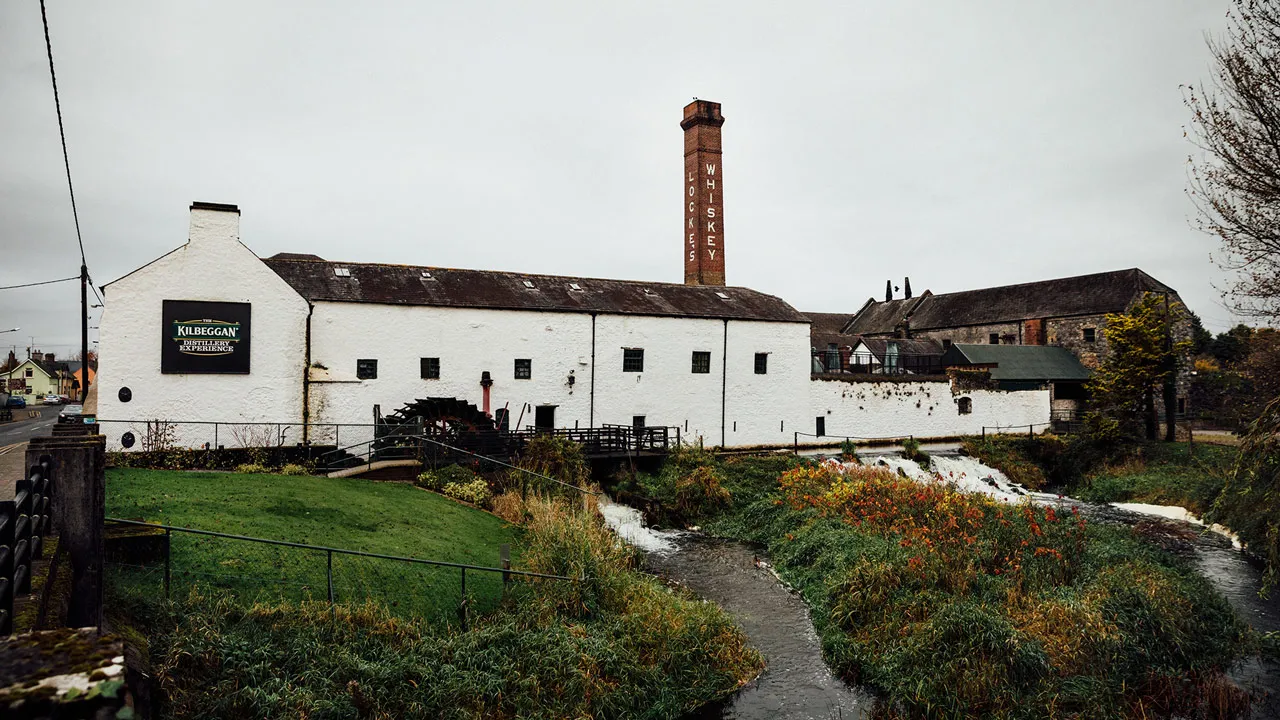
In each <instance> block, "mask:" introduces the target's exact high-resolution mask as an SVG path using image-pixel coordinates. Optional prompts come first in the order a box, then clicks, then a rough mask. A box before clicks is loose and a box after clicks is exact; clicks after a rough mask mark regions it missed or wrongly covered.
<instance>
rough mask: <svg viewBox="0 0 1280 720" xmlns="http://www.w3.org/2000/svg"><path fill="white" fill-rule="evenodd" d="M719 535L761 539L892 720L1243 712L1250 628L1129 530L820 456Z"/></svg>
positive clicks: (722, 522)
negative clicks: (1235, 671)
mask: <svg viewBox="0 0 1280 720" xmlns="http://www.w3.org/2000/svg"><path fill="white" fill-rule="evenodd" d="M776 487H777V489H776V492H775V493H773V494H772V495H769V496H766V497H763V498H761V499H759V500H757V501H756V502H754V503H752V504H750V505H749V506H746V507H743V508H741V509H739V510H737V511H735V512H732V513H730V514H727V515H725V516H722V517H721V518H719V519H717V520H715V521H713V522H712V523H711V525H710V529H711V530H713V531H715V532H718V533H721V534H726V535H730V536H733V537H738V538H740V539H744V540H748V541H752V542H757V543H761V544H763V545H764V546H766V547H767V549H768V552H769V554H770V557H771V559H772V560H773V562H774V565H775V567H777V568H778V570H779V572H780V573H781V575H782V576H783V577H784V578H785V579H786V580H787V581H788V582H791V583H792V584H793V585H795V586H797V587H798V588H799V589H800V591H801V592H802V594H803V595H804V597H805V599H806V601H807V602H808V603H809V604H810V606H811V608H812V610H813V617H814V621H815V626H816V628H817V630H818V632H819V634H820V636H821V637H822V640H823V649H824V653H825V654H826V656H827V659H828V661H829V662H830V663H831V664H832V666H833V667H834V668H835V669H836V670H837V671H838V672H839V673H841V674H842V675H843V676H844V677H846V678H847V679H849V680H851V681H855V682H860V683H864V684H866V685H868V686H870V687H871V688H872V689H873V690H874V691H876V692H877V693H878V694H879V695H880V696H881V697H882V698H883V705H884V707H883V708H882V711H883V712H884V714H885V715H887V716H890V717H995V718H1021V717H1027V718H1030V717H1117V718H1119V717H1148V716H1169V715H1170V714H1173V713H1184V714H1188V716H1191V715H1194V713H1195V712H1205V713H1209V715H1210V716H1212V717H1237V716H1239V712H1240V709H1241V708H1242V707H1247V702H1246V701H1245V700H1242V691H1239V690H1238V689H1235V688H1234V686H1232V685H1231V684H1230V683H1229V681H1226V680H1225V679H1224V676H1223V669H1224V668H1226V667H1228V666H1229V665H1230V664H1231V663H1232V662H1233V661H1234V659H1235V658H1236V657H1237V656H1238V655H1239V654H1240V653H1241V651H1242V650H1243V649H1244V648H1245V647H1246V645H1247V644H1248V642H1249V639H1248V631H1247V629H1246V628H1245V626H1244V625H1243V624H1241V623H1240V622H1239V620H1237V619H1236V617H1235V616H1234V615H1233V613H1232V612H1231V609H1230V607H1229V606H1228V605H1227V603H1226V601H1225V600H1223V599H1222V598H1221V596H1219V595H1218V594H1217V593H1215V592H1214V591H1213V589H1212V587H1211V586H1210V585H1209V583H1208V582H1207V581H1206V580H1204V579H1203V578H1201V577H1200V576H1199V575H1198V574H1197V573H1196V572H1195V571H1194V570H1193V569H1192V568H1190V567H1189V566H1187V565H1185V564H1184V563H1183V562H1182V561H1180V560H1179V559H1177V558H1175V557H1173V556H1170V555H1168V554H1165V553H1163V552H1161V551H1159V550H1158V549H1156V548H1154V547H1153V546H1150V545H1147V544H1145V543H1143V542H1141V541H1140V540H1139V539H1137V538H1136V537H1135V536H1134V535H1133V533H1131V532H1130V531H1128V530H1127V529H1124V528H1117V527H1094V526H1092V525H1090V524H1088V523H1085V522H1084V520H1083V519H1081V518H1080V517H1079V516H1077V515H1074V514H1070V515H1064V514H1059V513H1056V512H1055V511H1054V510H1052V509H1050V508H1045V507H1037V506H1033V505H1030V504H1026V505H1019V506H1009V505H1004V504H1000V503H997V502H995V501H992V500H990V499H987V498H985V497H984V496H980V495H971V494H964V493H959V492H957V491H955V490H953V489H951V488H950V487H948V486H946V485H945V484H943V483H938V484H936V485H931V484H920V483H916V482H913V481H910V480H906V479H904V478H901V477H899V476H896V475H894V474H892V473H889V472H887V471H885V470H883V469H879V468H873V467H853V468H850V469H836V468H834V467H831V466H828V465H823V466H806V467H800V468H797V469H793V470H791V471H788V472H786V473H784V474H782V476H781V478H780V480H779V483H778V485H777V486H776Z"/></svg>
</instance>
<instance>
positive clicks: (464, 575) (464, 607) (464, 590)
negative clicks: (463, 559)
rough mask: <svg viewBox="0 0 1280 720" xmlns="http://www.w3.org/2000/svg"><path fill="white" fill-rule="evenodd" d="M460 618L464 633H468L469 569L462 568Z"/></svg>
mask: <svg viewBox="0 0 1280 720" xmlns="http://www.w3.org/2000/svg"><path fill="white" fill-rule="evenodd" d="M458 618H459V619H461V620H462V632H466V631H467V569H466V568H462V602H460V603H458Z"/></svg>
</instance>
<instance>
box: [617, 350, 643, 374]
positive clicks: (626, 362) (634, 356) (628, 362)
mask: <svg viewBox="0 0 1280 720" xmlns="http://www.w3.org/2000/svg"><path fill="white" fill-rule="evenodd" d="M622 372H644V348H622Z"/></svg>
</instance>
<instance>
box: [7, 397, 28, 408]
mask: <svg viewBox="0 0 1280 720" xmlns="http://www.w3.org/2000/svg"><path fill="white" fill-rule="evenodd" d="M26 406H27V400H26V398H24V397H22V396H21V395H10V396H9V407H11V408H24V407H26Z"/></svg>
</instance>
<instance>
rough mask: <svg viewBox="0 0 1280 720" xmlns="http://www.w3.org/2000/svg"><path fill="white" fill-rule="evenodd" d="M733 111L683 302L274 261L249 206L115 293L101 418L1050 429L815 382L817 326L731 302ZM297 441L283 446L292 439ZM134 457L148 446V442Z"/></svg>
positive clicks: (1033, 398)
mask: <svg viewBox="0 0 1280 720" xmlns="http://www.w3.org/2000/svg"><path fill="white" fill-rule="evenodd" d="M722 123H723V118H722V117H721V116H720V106H719V105H718V104H716V103H710V102H707V101H695V102H694V103H691V104H690V105H689V106H688V107H686V108H685V119H684V122H683V123H682V127H683V128H684V130H685V156H686V163H685V165H686V168H685V170H686V178H685V183H684V185H685V191H684V192H683V193H682V195H683V196H684V198H685V199H686V200H687V201H688V205H687V212H686V214H687V216H688V217H687V219H686V223H685V229H686V231H687V232H686V236H687V237H686V238H685V239H684V241H683V244H684V247H683V249H682V253H681V254H682V257H683V261H684V265H685V283H684V284H671V283H647V282H634V281H622V280H604V279H594V278H574V277H560V276H550V275H525V274H519V273H510V272H492V271H482V270H460V269H448V268H437V267H419V266H409V265H386V264H372V263H353V262H337V261H330V260H325V259H323V258H320V257H317V256H315V255H305V254H290V253H282V254H278V255H275V256H272V257H269V258H259V257H258V256H257V255H256V254H254V253H253V251H251V250H250V249H249V248H248V247H246V246H245V245H244V244H243V243H241V241H240V232H239V219H240V211H239V209H238V208H237V207H236V206H234V205H220V204H213V203H195V204H193V205H192V206H191V222H190V230H189V233H188V240H187V243H186V244H185V245H183V246H181V247H179V248H177V249H176V250H174V251H172V252H170V253H168V254H167V255H164V256H162V257H160V258H158V259H156V260H155V261H153V262H151V263H149V264H147V265H145V266H143V267H141V268H139V269H137V270H135V271H134V272H132V273H130V274H129V275H126V276H124V277H122V278H120V279H118V280H115V281H114V282H111V283H108V284H107V285H106V286H104V291H105V292H106V301H107V305H106V308H105V310H104V312H103V316H102V320H101V324H100V328H101V332H100V338H101V339H100V343H99V350H100V368H99V373H98V386H97V390H98V391H97V398H98V403H97V416H98V418H99V419H100V420H102V421H103V426H102V431H103V433H104V434H106V435H107V438H108V443H109V445H110V446H111V447H112V448H115V449H119V448H121V447H123V446H124V445H127V444H129V443H126V442H122V440H123V438H124V437H125V434H126V433H130V434H131V435H132V437H134V438H141V437H144V436H145V435H146V433H147V427H146V423H147V422H148V421H154V420H162V421H167V422H169V423H174V425H173V426H172V432H174V433H175V435H174V436H173V437H172V438H168V440H170V441H171V442H172V443H174V444H176V445H178V446H186V447H199V446H203V445H204V444H205V443H212V442H214V440H213V438H212V437H210V433H209V431H208V428H206V427H201V426H199V425H195V424H193V423H197V422H206V423H213V422H217V423H226V424H228V425H229V427H228V428H227V429H226V430H224V431H223V434H221V435H220V436H219V437H218V438H217V441H216V442H217V443H218V444H223V445H227V446H235V445H242V444H253V443H251V442H250V441H251V439H252V440H255V441H261V438H258V437H254V434H253V433H251V432H249V431H248V430H244V429H241V431H240V432H236V430H235V429H234V426H235V425H236V424H248V423H256V422H260V423H281V424H283V425H287V426H289V428H290V432H289V434H288V435H287V437H285V438H284V441H285V442H287V443H289V444H293V443H295V442H303V441H306V442H312V443H317V444H332V443H334V442H335V441H336V442H337V443H338V444H341V445H349V444H354V443H357V442H361V441H364V440H368V439H371V437H372V428H371V427H365V428H364V429H360V428H358V427H352V428H347V429H342V430H341V436H340V437H339V438H335V437H334V435H332V434H331V430H329V429H326V428H324V427H321V426H324V425H341V426H359V425H365V426H368V425H370V424H371V423H373V421H374V416H375V408H378V409H380V411H381V413H383V414H386V413H391V412H393V411H395V410H397V409H399V408H401V407H403V406H405V405H408V404H410V403H412V402H413V401H414V400H415V399H418V398H457V399H460V400H464V401H466V402H468V403H473V404H475V405H476V406H477V407H479V408H483V410H485V411H486V412H488V413H489V414H490V415H491V416H492V417H493V419H494V422H495V423H496V424H497V425H498V426H499V427H503V428H507V429H511V430H516V429H524V428H531V427H558V428H566V427H567V428H595V427H601V426H603V425H606V424H613V425H629V426H634V425H638V424H642V425H648V426H659V425H660V426H667V427H678V428H680V432H681V437H682V438H683V439H684V440H685V441H686V442H692V443H699V442H700V443H702V444H704V445H707V446H723V447H749V446H775V447H776V446H789V445H791V444H792V443H793V442H795V441H796V437H797V436H796V433H797V432H801V433H805V434H806V436H802V437H801V438H800V439H801V441H802V442H805V443H827V442H830V440H829V438H824V437H813V436H814V435H824V434H825V435H827V436H832V435H853V436H861V437H879V436H889V435H909V434H914V435H917V436H954V435H960V434H970V433H977V432H980V431H981V429H982V427H983V426H995V425H1028V424H1032V423H1036V424H1042V423H1045V422H1047V421H1048V419H1049V400H1048V391H1047V390H1030V391H1019V392H1001V391H994V390H974V391H966V392H960V391H959V390H958V389H957V388H956V387H954V386H953V384H952V383H950V382H946V381H941V380H938V379H936V378H935V379H934V380H933V381H927V382H909V383H903V382H890V381H888V379H886V380H885V381H884V382H866V381H865V379H864V381H862V382H853V381H852V380H851V379H850V380H838V379H831V378H829V377H821V378H820V377H818V376H817V375H814V373H813V369H814V368H813V358H812V354H811V347H810V321H809V318H808V317H806V316H805V315H803V314H801V313H800V312H797V311H796V309H795V308H793V307H792V306H791V305H789V304H788V303H786V302H785V301H783V300H781V299H779V298H777V297H774V296H772V295H767V294H764V293H760V292H757V291H755V290H751V289H748V288H742V287H732V286H726V285H725V284H724V235H723V232H724V229H723V214H724V213H723V205H722V196H721V194H720V193H721V190H722V188H723V171H722V169H721V168H720V134H719V133H720V125H721V124H722ZM274 440H275V441H279V440H280V438H278V437H277V438H274ZM134 447H140V445H136V446H134Z"/></svg>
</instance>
